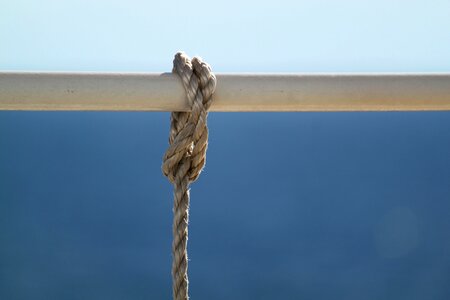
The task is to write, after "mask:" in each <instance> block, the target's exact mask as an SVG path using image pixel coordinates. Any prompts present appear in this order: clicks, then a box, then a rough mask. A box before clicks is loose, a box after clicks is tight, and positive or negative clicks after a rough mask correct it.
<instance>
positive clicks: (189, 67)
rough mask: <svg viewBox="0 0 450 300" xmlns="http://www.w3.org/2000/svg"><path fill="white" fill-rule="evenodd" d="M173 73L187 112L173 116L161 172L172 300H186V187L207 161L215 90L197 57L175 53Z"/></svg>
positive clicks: (211, 77)
mask: <svg viewBox="0 0 450 300" xmlns="http://www.w3.org/2000/svg"><path fill="white" fill-rule="evenodd" d="M172 72H173V73H176V74H177V75H178V76H179V77H180V79H181V81H182V83H183V86H184V89H185V91H186V96H187V101H188V103H189V106H190V107H191V110H190V111H189V112H172V113H171V124H170V134H169V148H168V149H167V151H166V153H165V155H164V158H163V165H162V171H163V173H164V175H165V176H167V178H168V179H169V181H170V182H171V183H172V184H173V186H174V193H173V194H174V203H173V242H172V256H173V261H172V290H173V299H174V300H187V299H189V294H188V286H189V280H188V272H187V271H188V256H187V240H188V222H189V198H190V197H189V185H190V184H191V183H192V182H194V181H195V180H196V179H197V178H198V176H199V175H200V173H201V171H202V169H203V167H204V165H205V161H206V149H207V147H208V127H207V124H206V120H207V117H208V109H209V107H210V106H211V102H212V96H213V94H214V91H215V89H216V82H217V81H216V76H215V75H214V74H213V73H212V71H211V67H210V66H209V65H208V64H207V63H206V62H204V61H202V59H201V58H200V57H194V58H192V60H191V59H190V58H189V57H188V56H187V55H186V54H185V53H183V52H178V53H177V54H176V55H175V58H174V60H173V70H172Z"/></svg>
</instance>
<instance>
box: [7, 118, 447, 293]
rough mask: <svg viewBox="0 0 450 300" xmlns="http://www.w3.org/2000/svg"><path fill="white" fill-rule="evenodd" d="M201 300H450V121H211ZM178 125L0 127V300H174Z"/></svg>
mask: <svg viewBox="0 0 450 300" xmlns="http://www.w3.org/2000/svg"><path fill="white" fill-rule="evenodd" d="M209 127H210V145H209V149H208V157H207V166H206V169H205V171H204V172H203V173H202V175H201V176H200V179H199V180H198V181H197V182H196V183H194V184H193V186H192V190H191V197H192V203H191V224H190V236H189V259H190V262H189V263H190V264H189V274H190V294H191V297H192V299H218V300H220V299H355V300H356V299H358V300H359V299H396V300H397V299H408V300H411V299H450V285H449V284H448V282H449V281H450V255H449V254H450V234H449V233H450V218H449V216H450V184H449V183H450V155H449V153H450V138H449V137H450V112H427V113H413V112H410V113H400V112H398V113H253V114H251V113H240V114H232V113H211V114H210V118H209ZM168 128H169V114H168V113H92V112H90V113H87V112H58V113H56V112H0V299H7V300H10V299H11V300H14V299H17V300H19V299H20V300H22V299H24V300H25V299H36V300H40V299H42V300H43V299H46V300H47V299H60V300H65V299H67V300H69V299H108V300H114V299H170V297H171V279H170V265H171V254H170V251H171V250H170V249H171V234H172V231H171V223H172V212H171V209H172V198H171V197H172V191H171V186H170V184H169V183H168V181H167V180H166V178H164V177H163V176H162V174H161V169H160V168H161V158H162V155H163V153H164V151H165V149H166V147H167V137H168Z"/></svg>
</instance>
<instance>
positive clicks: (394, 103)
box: [0, 72, 450, 111]
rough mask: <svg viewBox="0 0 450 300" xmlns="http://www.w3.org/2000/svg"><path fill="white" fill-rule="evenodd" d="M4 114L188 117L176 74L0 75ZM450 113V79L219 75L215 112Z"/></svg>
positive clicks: (432, 76) (424, 76) (0, 102)
mask: <svg viewBox="0 0 450 300" xmlns="http://www.w3.org/2000/svg"><path fill="white" fill-rule="evenodd" d="M0 110H52V111H53V110H55V111H60V110H81V111H89V110H95V111H102V110H105V111H188V110H189V106H188V104H187V100H186V96H185V92H184V89H183V86H182V84H181V81H180V80H179V78H178V77H177V76H176V75H173V74H171V73H163V74H149V73H55V72H53V73H50V72H47V73H42V72H41V73H37V72H36V73H32V72H0ZM415 110H450V74H312V75H311V74H273V75H272V74H265V75H264V74H261V75H256V74H217V89H216V93H215V95H214V99H213V103H212V106H211V111H415Z"/></svg>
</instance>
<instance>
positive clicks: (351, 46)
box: [0, 0, 450, 72]
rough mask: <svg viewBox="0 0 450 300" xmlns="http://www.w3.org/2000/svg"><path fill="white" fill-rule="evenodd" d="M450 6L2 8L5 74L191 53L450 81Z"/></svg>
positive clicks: (155, 67)
mask: <svg viewBox="0 0 450 300" xmlns="http://www.w3.org/2000/svg"><path fill="white" fill-rule="evenodd" d="M449 11H450V2H449V1H446V0H432V1H424V0H422V1H417V0H398V1H392V0H377V1H367V0H359V1H356V0H343V1H321V0H318V1H317V0H314V1H312V0H310V1H221V2H217V1H189V2H185V1H159V2H156V1H133V0H131V1H111V0H108V1H106V0H100V1H86V0H81V1H79V0H69V1H56V0H53V1H52V0H42V1H25V0H17V1H5V0H4V1H3V2H2V9H1V11H0V37H1V41H2V43H1V45H2V46H1V47H0V68H1V69H4V70H5V69H7V70H30V69H31V70H73V71H154V72H163V71H168V70H170V69H171V60H172V55H173V54H174V53H175V52H176V51H177V50H184V51H186V52H187V53H188V54H189V55H197V54H198V55H201V56H203V57H204V58H205V59H206V60H207V61H208V62H209V63H210V64H211V65H212V66H214V69H215V70H216V71H217V72H448V71H450V39H449V38H448V34H449V31H450V18H449V17H448V15H449Z"/></svg>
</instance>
